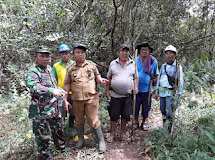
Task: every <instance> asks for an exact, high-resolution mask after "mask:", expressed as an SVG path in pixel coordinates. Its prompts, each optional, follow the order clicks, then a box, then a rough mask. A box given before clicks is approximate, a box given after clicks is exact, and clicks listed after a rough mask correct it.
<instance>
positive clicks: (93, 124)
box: [72, 98, 101, 129]
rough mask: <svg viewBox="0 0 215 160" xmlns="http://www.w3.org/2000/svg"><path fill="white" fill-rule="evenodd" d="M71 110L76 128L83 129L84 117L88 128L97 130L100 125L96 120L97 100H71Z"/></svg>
mask: <svg viewBox="0 0 215 160" xmlns="http://www.w3.org/2000/svg"><path fill="white" fill-rule="evenodd" d="M72 108H73V111H74V113H75V122H74V124H75V127H76V128H81V127H84V121H85V119H84V116H86V118H87V122H88V124H89V126H90V128H92V129H97V128H98V127H99V126H100V125H101V122H100V120H99V119H98V109H99V98H93V99H90V100H84V101H77V100H73V104H72Z"/></svg>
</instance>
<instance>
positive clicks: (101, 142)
mask: <svg viewBox="0 0 215 160" xmlns="http://www.w3.org/2000/svg"><path fill="white" fill-rule="evenodd" d="M95 133H96V136H97V139H98V142H99V151H100V152H102V153H103V152H105V151H106V144H105V140H104V135H103V132H102V128H101V126H99V128H97V129H95Z"/></svg>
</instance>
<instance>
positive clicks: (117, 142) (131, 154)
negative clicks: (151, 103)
mask: <svg viewBox="0 0 215 160" xmlns="http://www.w3.org/2000/svg"><path fill="white" fill-rule="evenodd" d="M146 125H147V126H148V127H147V128H148V130H147V131H143V130H141V129H137V130H134V132H133V138H132V141H131V139H129V140H128V141H126V142H125V141H121V138H120V125H118V126H117V129H116V134H115V137H114V141H113V143H108V142H106V145H107V151H106V152H105V153H103V154H99V153H98V144H97V141H96V137H95V136H94V135H93V134H88V135H87V136H88V137H89V139H88V140H86V141H85V145H84V146H85V147H84V148H83V149H81V150H78V151H76V153H75V154H71V155H70V156H69V157H68V159H77V160H79V159H84V160H88V159H93V160H94V159H95V160H97V159H103V160H150V159H151V158H150V157H149V156H146V155H147V154H146V152H149V151H150V148H147V146H144V144H143V140H144V139H145V138H147V137H148V136H150V132H151V131H153V130H156V129H159V128H160V127H162V116H161V113H160V111H159V110H154V111H151V114H150V116H149V118H148V120H147V123H146ZM127 130H128V131H127V134H128V135H130V133H131V122H130V123H129V124H128V126H127ZM103 131H104V135H105V139H106V136H107V135H108V134H109V133H108V130H103ZM70 145H75V144H74V142H73V141H72V140H71V141H70ZM93 147H94V149H93ZM95 148H96V149H95ZM55 159H62V157H61V158H59V157H55Z"/></svg>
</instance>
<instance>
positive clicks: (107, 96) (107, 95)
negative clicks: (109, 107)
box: [106, 90, 110, 100]
mask: <svg viewBox="0 0 215 160" xmlns="http://www.w3.org/2000/svg"><path fill="white" fill-rule="evenodd" d="M106 98H107V100H110V91H109V90H108V91H106Z"/></svg>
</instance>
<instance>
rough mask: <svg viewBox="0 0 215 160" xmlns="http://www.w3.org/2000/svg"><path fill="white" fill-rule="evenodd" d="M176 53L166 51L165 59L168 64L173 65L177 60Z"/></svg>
mask: <svg viewBox="0 0 215 160" xmlns="http://www.w3.org/2000/svg"><path fill="white" fill-rule="evenodd" d="M175 56H176V55H175V53H174V52H172V51H166V52H165V59H166V61H167V63H168V64H172V63H173V62H174V60H175Z"/></svg>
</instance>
